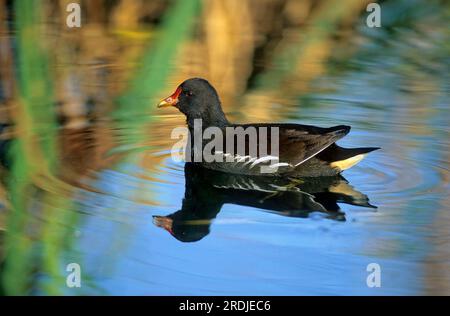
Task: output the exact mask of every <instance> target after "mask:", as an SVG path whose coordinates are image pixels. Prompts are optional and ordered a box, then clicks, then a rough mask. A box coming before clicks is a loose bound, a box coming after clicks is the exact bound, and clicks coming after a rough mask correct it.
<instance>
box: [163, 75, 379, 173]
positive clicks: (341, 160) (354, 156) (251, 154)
mask: <svg viewBox="0 0 450 316" xmlns="http://www.w3.org/2000/svg"><path fill="white" fill-rule="evenodd" d="M166 106H174V107H176V108H177V109H178V110H179V111H181V112H182V113H183V114H184V115H186V118H187V120H186V122H187V125H188V128H189V132H190V133H189V135H190V137H188V139H187V141H188V145H187V148H186V149H187V150H186V158H187V159H188V161H192V159H194V158H195V157H194V155H195V152H196V150H197V152H199V151H198V149H196V148H195V146H199V145H198V144H196V143H195V142H196V139H195V137H194V135H195V133H196V124H198V121H199V119H201V131H204V130H206V128H208V127H215V128H218V129H220V130H221V131H223V135H225V136H223V137H222V142H223V146H221V150H217V148H215V147H213V148H212V149H215V150H214V151H213V150H212V151H211V152H212V153H213V154H214V155H219V157H220V155H222V161H220V160H219V161H217V160H213V161H208V162H207V161H205V160H200V161H198V160H195V161H196V162H197V163H199V164H201V165H202V166H203V167H206V168H209V169H214V170H220V171H225V172H228V173H235V174H245V175H265V176H280V175H283V176H290V177H318V176H334V175H337V174H339V173H341V172H342V171H343V170H346V169H348V168H350V167H352V166H353V165H355V164H356V163H358V162H359V161H361V160H362V159H363V158H364V156H365V155H366V154H367V153H369V152H371V151H374V150H376V149H379V148H377V147H366V148H351V149H347V148H342V147H340V146H338V145H336V144H335V142H336V141H337V140H339V139H341V138H342V137H344V136H345V135H347V134H348V133H349V131H350V126H345V125H339V126H333V127H329V128H322V127H316V126H310V125H300V124H286V123H257V124H233V123H230V122H229V121H228V120H227V118H226V117H225V114H224V112H223V111H222V107H221V102H220V99H219V96H218V94H217V92H216V89H214V87H213V86H212V85H211V84H210V83H209V82H208V81H207V80H205V79H202V78H191V79H188V80H186V81H184V82H183V83H182V84H181V85H179V86H178V88H177V89H176V90H175V92H174V93H173V94H172V95H171V96H169V97H168V98H166V99H164V100H162V101H161V102H160V103H159V104H158V107H166ZM249 127H254V128H256V129H258V128H266V130H267V129H273V128H278V129H277V131H278V135H276V134H275V136H273V135H272V132H271V131H269V132H267V131H266V133H265V134H260V133H258V134H256V136H257V140H256V142H255V141H253V140H250V138H249V137H245V138H244V141H243V142H244V144H243V146H242V143H241V147H245V148H244V150H242V149H241V151H239V148H237V146H238V143H239V140H237V141H236V137H237V136H236V135H234V136H233V135H232V134H227V132H226V131H225V130H226V129H227V128H241V129H242V128H243V129H247V128H249ZM228 135H231V136H228ZM261 135H264V136H261ZM227 136H228V138H230V137H234V138H235V139H234V140H233V142H231V143H232V144H233V145H232V146H233V147H231V149H230V148H227V146H226V145H228V141H229V140H230V139H227ZM263 137H265V138H266V139H263ZM275 137H277V139H275ZM274 140H275V141H277V143H276V145H277V146H278V150H277V151H276V154H275V155H273V154H272V151H271V149H272V148H274V149H275V148H276V147H275V146H276V145H273V141H274ZM200 142H201V144H200V145H201V146H202V147H201V148H200V150H201V151H200V152H201V153H203V151H202V150H203V149H204V148H205V146H206V145H207V144H208V140H205V139H203V138H202V139H201V140H200ZM263 142H264V143H263ZM255 143H256V148H257V151H256V153H255V151H251V147H252V146H255ZM263 144H264V146H266V147H265V150H263V149H264V148H263V147H262V145H263ZM268 145H269V147H267V146H268ZM197 148H199V147H197ZM253 148H254V147H253ZM267 148H269V149H267ZM243 151H245V153H243ZM267 153H270V154H267ZM216 157H217V156H216ZM274 158H275V161H276V163H275V164H271V165H270V167H272V166H273V167H274V168H273V172H267V171H264V172H262V171H261V170H262V168H261V166H262V165H267V164H268V162H269V160H272V159H274ZM189 159H191V160H189ZM255 167H259V168H255Z"/></svg>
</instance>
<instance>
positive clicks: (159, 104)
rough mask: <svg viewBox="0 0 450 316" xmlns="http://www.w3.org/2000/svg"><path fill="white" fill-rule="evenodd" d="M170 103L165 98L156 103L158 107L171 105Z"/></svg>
mask: <svg viewBox="0 0 450 316" xmlns="http://www.w3.org/2000/svg"><path fill="white" fill-rule="evenodd" d="M171 105H172V103H169V102H167V100H166V99H164V100H162V101H161V102H159V103H158V108H166V107H168V106H171Z"/></svg>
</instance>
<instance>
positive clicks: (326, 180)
mask: <svg viewBox="0 0 450 316" xmlns="http://www.w3.org/2000/svg"><path fill="white" fill-rule="evenodd" d="M184 173H185V179H186V188H185V195H184V199H183V202H182V207H181V210H179V211H177V212H175V213H173V214H170V215H168V216H153V223H154V224H155V225H156V226H158V227H161V228H164V229H165V230H167V231H168V232H169V233H170V234H171V235H172V236H174V237H175V238H176V239H178V240H180V241H182V242H195V241H199V240H201V239H202V238H204V237H205V236H206V235H208V234H209V232H210V225H211V223H212V221H213V220H214V219H215V218H216V216H217V214H218V213H219V212H220V210H221V208H222V206H223V205H224V204H227V203H228V204H237V205H244V206H251V207H256V208H260V209H263V210H267V211H270V212H273V213H275V214H279V215H283V216H290V217H301V218H307V217H308V216H309V214H310V213H312V212H321V213H324V214H325V217H326V218H329V219H332V220H336V221H345V213H344V212H342V211H341V209H340V208H339V206H338V203H345V204H351V205H357V206H362V207H368V208H376V207H375V206H373V205H371V204H370V203H369V199H368V197H367V196H366V195H364V194H363V193H361V192H359V191H356V190H355V189H354V188H353V187H352V186H351V185H350V184H349V183H348V181H347V180H346V179H345V178H343V177H342V176H335V177H322V178H311V179H307V180H305V179H302V180H299V179H290V178H281V177H280V178H272V177H258V176H255V177H249V176H243V175H235V174H229V173H222V172H219V171H214V170H208V169H205V168H202V167H200V166H196V165H194V164H192V163H187V164H186V165H185V170H184Z"/></svg>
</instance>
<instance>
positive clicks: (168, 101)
mask: <svg viewBox="0 0 450 316" xmlns="http://www.w3.org/2000/svg"><path fill="white" fill-rule="evenodd" d="M180 93H181V88H180V87H178V88H177V90H175V92H174V93H173V94H172V95H171V96H170V97H167V98H165V99H164V100H162V101H161V102H159V104H158V108H165V107H168V106H175V105H177V103H178V97H179V96H180Z"/></svg>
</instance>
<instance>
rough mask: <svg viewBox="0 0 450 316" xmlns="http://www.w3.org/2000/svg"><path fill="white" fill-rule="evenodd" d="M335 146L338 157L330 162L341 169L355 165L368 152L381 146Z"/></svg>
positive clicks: (332, 165)
mask: <svg viewBox="0 0 450 316" xmlns="http://www.w3.org/2000/svg"><path fill="white" fill-rule="evenodd" d="M335 146H336V148H335V150H336V156H335V157H336V158H335V159H334V161H331V162H330V166H331V167H333V168H338V169H339V170H340V171H343V170H346V169H349V168H351V167H353V166H354V165H356V164H357V163H358V162H360V161H361V160H363V158H364V157H365V156H366V155H367V154H368V153H370V152H372V151H374V150H377V149H380V148H379V147H362V148H342V147H339V146H337V145H335Z"/></svg>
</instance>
